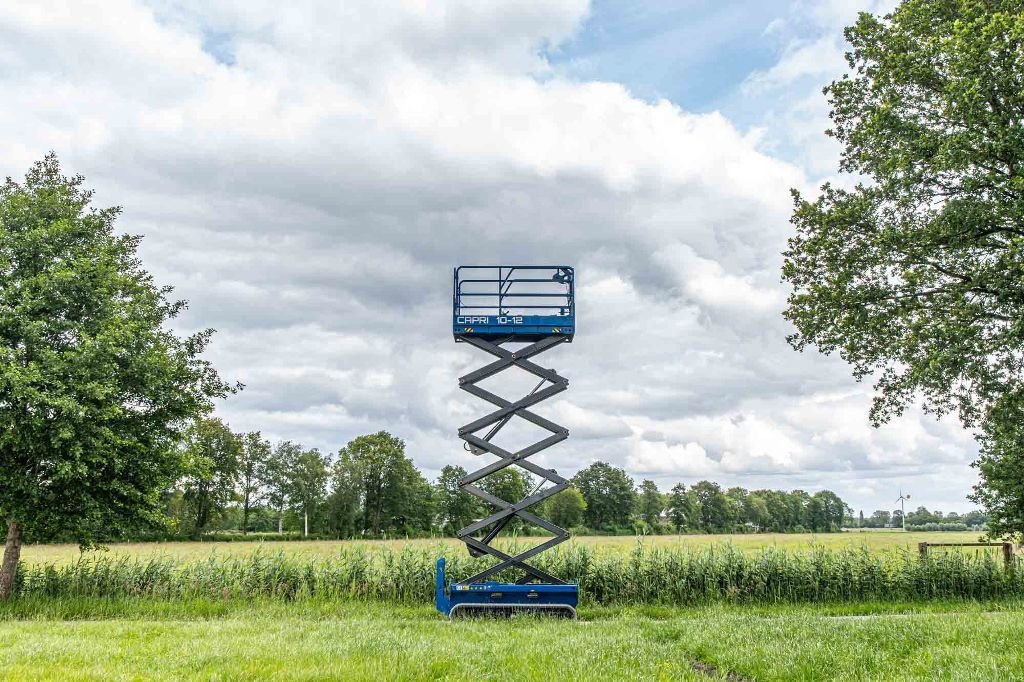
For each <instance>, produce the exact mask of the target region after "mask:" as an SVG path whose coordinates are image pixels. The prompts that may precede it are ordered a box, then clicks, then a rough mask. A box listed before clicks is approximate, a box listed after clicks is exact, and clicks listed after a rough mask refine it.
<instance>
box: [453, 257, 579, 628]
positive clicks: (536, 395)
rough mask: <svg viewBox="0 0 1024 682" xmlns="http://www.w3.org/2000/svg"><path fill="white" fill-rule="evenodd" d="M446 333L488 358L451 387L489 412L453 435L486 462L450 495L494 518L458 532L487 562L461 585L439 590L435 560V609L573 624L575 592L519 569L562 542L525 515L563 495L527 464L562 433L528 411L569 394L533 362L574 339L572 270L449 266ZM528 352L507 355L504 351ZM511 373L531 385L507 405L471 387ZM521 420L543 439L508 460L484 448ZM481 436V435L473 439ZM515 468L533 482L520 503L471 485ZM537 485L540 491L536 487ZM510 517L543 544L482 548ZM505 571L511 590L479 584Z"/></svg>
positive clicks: (551, 476) (562, 535) (547, 473)
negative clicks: (543, 535)
mask: <svg viewBox="0 0 1024 682" xmlns="http://www.w3.org/2000/svg"><path fill="white" fill-rule="evenodd" d="M452 312H453V314H452V333H453V335H454V336H455V341H456V342H460V343H468V344H471V345H473V346H475V347H477V348H479V349H480V350H482V351H484V352H486V353H489V354H490V355H492V356H494V357H495V358H497V359H496V360H494V361H493V362H490V363H489V364H487V365H484V366H483V367H481V368H480V369H478V370H476V371H474V372H470V373H469V374H467V375H465V376H463V377H460V378H459V388H461V389H462V390H464V391H466V392H468V393H471V394H472V395H474V396H476V397H478V398H480V399H482V400H485V401H487V402H489V403H491V404H492V405H494V406H495V408H496V409H495V410H494V411H493V412H491V413H490V414H488V415H486V416H484V417H481V418H479V419H477V420H475V421H472V422H470V423H469V424H466V425H465V426H463V427H461V428H460V429H459V438H461V439H462V440H464V441H465V443H464V447H465V448H466V450H468V451H469V452H472V453H473V454H475V455H481V454H484V453H489V454H491V455H494V456H496V457H497V458H498V459H497V461H494V462H492V463H491V464H488V465H486V466H484V467H482V468H480V469H478V470H476V471H474V472H472V473H469V474H467V475H466V476H465V477H463V478H462V479H461V480H460V481H459V487H460V488H461V489H462V490H464V491H466V492H468V493H470V494H471V495H474V496H476V497H478V498H480V499H481V500H483V501H485V502H487V503H488V504H490V505H491V506H493V507H494V508H495V509H496V511H494V513H492V514H490V515H489V516H486V517H484V518H482V519H480V520H478V521H476V522H474V523H471V524H469V525H468V526H466V527H465V528H463V529H462V530H460V531H459V532H458V538H459V539H460V540H462V541H463V542H465V543H466V546H467V549H468V550H469V553H470V554H471V555H472V556H483V555H485V554H486V555H490V556H492V557H494V558H495V559H497V563H496V564H494V565H492V566H491V567H490V568H487V569H486V570H483V571H481V572H480V573H477V574H476V575H474V576H471V577H469V578H467V579H465V580H462V581H459V582H455V583H452V584H448V582H447V578H446V575H445V560H444V558H443V557H442V558H440V559H438V561H437V585H436V603H437V609H438V611H440V612H441V613H444V614H446V615H448V616H449V617H455V616H459V615H472V614H481V613H499V614H502V613H504V614H508V613H515V612H518V611H544V612H548V613H552V614H555V615H562V616H567V617H570V618H575V617H576V605H577V602H578V600H579V590H578V587H577V585H575V584H573V583H568V582H566V581H564V580H562V579H560V578H558V577H556V576H553V575H551V574H550V573H547V572H546V571H543V570H541V569H539V568H537V567H536V566H533V565H531V564H529V563H527V560H528V559H531V558H532V557H535V556H537V555H538V554H540V553H541V552H543V551H545V550H548V549H551V548H552V547H554V546H555V545H558V544H559V543H562V542H565V541H566V540H568V539H569V533H568V531H566V529H564V528H560V527H559V526H557V525H555V524H553V523H551V522H550V521H547V520H545V519H542V518H540V517H539V516H537V515H535V514H532V513H530V512H529V511H527V509H528V508H529V507H532V506H533V505H535V504H538V503H540V502H542V501H544V500H545V499H547V498H549V497H551V496H552V495H555V494H557V493H559V492H561V491H562V490H564V489H565V488H566V487H568V485H569V481H568V480H566V479H565V478H562V477H561V476H559V475H558V474H557V473H556V472H555V471H554V470H552V469H545V468H544V467H542V466H539V465H537V464H535V463H533V462H531V461H529V459H528V458H529V457H530V456H532V455H535V454H537V453H538V452H541V451H542V450H544V449H546V448H549V447H551V446H552V445H554V444H555V443H559V442H561V441H563V440H565V439H566V438H568V437H569V431H568V429H566V428H565V427H562V426H559V425H558V424H556V423H554V422H552V421H551V420H549V419H545V418H544V417H541V416H540V415H538V414H536V413H534V412H533V411H531V409H530V408H532V407H533V406H535V405H536V404H538V403H540V402H541V401H543V400H546V399H548V398H551V397H552V396H555V395H557V394H559V393H561V392H562V391H564V390H565V389H567V388H568V387H569V381H568V380H567V379H566V378H565V377H562V376H559V374H558V373H557V372H555V371H554V370H552V369H547V368H544V367H541V366H540V365H538V364H536V363H535V362H534V361H533V360H534V359H535V358H536V357H537V356H538V355H540V354H541V353H543V352H545V351H548V350H551V349H552V348H555V347H556V346H559V345H561V344H563V343H568V342H571V341H572V338H573V335H574V333H575V331H576V329H575V328H576V299H575V281H574V272H573V269H572V268H571V267H568V266H564V265H556V266H541V265H513V266H505V265H495V266H476V265H472V266H461V267H458V268H455V277H454V286H453V311H452ZM522 343H525V344H528V345H526V346H524V347H518V348H517V349H515V350H512V349H509V348H505V347H504V346H505V345H506V344H522ZM513 367H518V368H519V369H521V370H525V371H526V372H529V373H530V374H533V375H534V376H535V377H537V378H538V380H539V382H538V383H537V385H536V386H535V387H534V389H533V390H532V391H531V392H530V393H529V394H527V395H526V396H524V397H522V398H520V399H519V400H515V401H510V400H507V399H505V398H502V397H501V396H499V395H497V394H495V393H492V392H490V391H488V390H486V389H484V388H482V387H480V386H479V385H478V383H479V382H481V381H483V380H485V379H488V378H490V377H493V376H495V375H496V374H498V373H499V372H503V371H505V370H507V369H511V368H513ZM515 417H518V418H520V419H524V420H526V421H528V422H530V423H532V424H534V425H536V426H539V427H540V428H542V429H544V430H546V431H548V432H550V434H551V435H549V436H547V437H545V438H542V439H541V440H539V441H537V442H535V443H533V444H531V445H528V446H526V447H524V448H522V449H520V450H517V451H515V452H512V451H509V450H506V449H504V448H502V447H500V446H498V445H495V444H494V443H493V442H492V440H491V439H492V438H494V436H495V435H496V434H497V433H498V432H499V431H500V430H501V429H502V428H503V427H504V426H505V425H506V424H508V423H509V422H510V421H511V420H512V419H513V418H515ZM481 434H482V435H481ZM513 465H515V466H518V467H520V468H522V469H523V470H525V471H528V472H530V473H532V474H534V475H536V476H538V477H539V478H540V484H539V485H538V486H537V489H536V490H534V491H533V492H531V493H528V494H527V496H526V497H524V498H523V499H521V500H503V499H501V498H499V497H496V496H495V495H492V494H490V493H489V492H487V491H486V490H484V489H483V488H481V487H479V486H478V485H476V484H478V483H479V482H480V481H481V480H482V479H484V478H486V477H487V476H490V475H491V474H493V473H495V472H498V471H500V470H502V469H504V468H505V467H508V466H513ZM545 484H550V485H549V486H548V487H544V485H545ZM513 518H519V519H522V520H523V521H524V522H526V523H529V524H533V525H535V526H539V527H540V528H543V529H544V530H547V531H548V532H549V533H551V534H552V536H553V537H551V538H550V539H548V540H546V541H544V542H541V543H540V544H538V545H537V546H535V547H532V548H530V549H528V550H526V551H523V552H520V553H519V554H516V555H514V556H512V555H509V554H507V553H505V552H503V551H501V550H500V549H498V548H497V547H494V546H492V544H491V543H492V542H493V541H494V539H495V538H496V537H497V536H498V535H499V534H500V533H501V531H502V530H503V529H504V528H505V527H506V526H507V525H508V524H509V522H510V521H511V520H512V519H513ZM506 570H512V571H514V572H520V573H521V574H522V577H520V578H519V579H518V580H517V581H516V582H514V583H501V582H496V581H494V580H489V578H492V577H493V576H496V575H497V574H499V573H501V572H503V571H506Z"/></svg>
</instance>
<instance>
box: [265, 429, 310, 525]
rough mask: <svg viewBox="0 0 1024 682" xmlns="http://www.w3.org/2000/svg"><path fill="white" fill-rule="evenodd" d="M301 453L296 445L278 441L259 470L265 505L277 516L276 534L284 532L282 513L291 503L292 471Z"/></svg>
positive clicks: (286, 441)
mask: <svg viewBox="0 0 1024 682" xmlns="http://www.w3.org/2000/svg"><path fill="white" fill-rule="evenodd" d="M303 452H305V450H303V448H302V446H301V445H299V444H298V443H293V442H292V441H290V440H283V441H280V442H278V444H277V445H275V446H274V451H273V452H272V453H271V455H270V457H269V458H267V460H266V461H265V462H263V463H262V465H261V466H260V468H259V474H258V475H259V478H260V480H261V481H262V482H263V485H264V486H265V493H266V501H267V505H268V506H269V507H270V508H271V509H272V510H274V513H275V514H276V515H277V532H278V533H280V532H282V531H283V530H284V511H285V509H286V508H287V507H288V505H289V503H290V502H291V476H292V471H293V470H294V469H295V467H296V466H297V462H298V458H299V455H301V454H302V453H303Z"/></svg>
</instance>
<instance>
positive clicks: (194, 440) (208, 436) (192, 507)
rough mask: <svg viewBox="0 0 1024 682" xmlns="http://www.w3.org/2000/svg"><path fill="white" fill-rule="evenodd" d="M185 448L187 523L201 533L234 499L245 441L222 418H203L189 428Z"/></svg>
mask: <svg viewBox="0 0 1024 682" xmlns="http://www.w3.org/2000/svg"><path fill="white" fill-rule="evenodd" d="M182 451H183V455H184V457H183V463H184V467H183V471H184V476H183V477H182V480H181V488H182V491H183V493H184V502H185V509H186V510H187V512H188V526H189V530H190V531H191V533H192V534H193V535H196V536H198V535H199V534H200V533H202V532H203V531H205V530H206V529H207V528H208V527H209V526H210V523H211V522H213V521H214V520H216V519H217V518H219V517H220V516H221V514H223V513H224V511H225V510H226V509H227V506H228V503H229V502H231V501H232V500H233V499H234V496H235V485H236V484H237V482H238V474H239V470H240V461H241V456H242V442H241V440H240V439H239V437H238V435H237V434H235V433H233V432H232V431H231V429H230V428H228V426H227V425H226V424H225V423H224V422H222V421H221V420H219V419H213V418H208V419H200V420H198V421H196V423H195V424H193V425H192V426H191V427H190V428H189V429H188V431H186V433H185V438H184V447H183V448H182Z"/></svg>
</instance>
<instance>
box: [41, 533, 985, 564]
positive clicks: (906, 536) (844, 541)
mask: <svg viewBox="0 0 1024 682" xmlns="http://www.w3.org/2000/svg"><path fill="white" fill-rule="evenodd" d="M537 539H538V538H529V537H524V538H521V539H520V542H522V543H531V544H532V543H533V542H535V541H536V540H537ZM977 539H978V533H976V532H963V533H904V532H902V531H865V532H863V533H824V534H813V533H801V534H787V533H763V534H757V535H649V536H646V537H644V538H643V539H642V542H643V543H644V545H645V546H649V547H658V546H665V547H683V548H685V547H694V548H699V547H705V546H708V545H716V544H722V543H729V544H732V545H733V546H734V547H736V548H739V549H743V550H758V549H761V548H764V547H779V548H784V549H789V550H796V551H799V550H807V549H811V548H812V547H815V546H821V547H829V548H833V549H844V548H859V547H862V546H866V547H868V548H870V549H872V550H878V551H892V550H900V549H902V550H906V551H917V544H918V543H919V542H975V541H977ZM571 542H576V543H579V544H583V545H587V546H589V547H593V548H594V549H595V550H597V551H619V552H628V551H629V550H631V549H633V548H634V547H636V546H637V542H638V539H637V538H635V537H628V536H617V537H598V536H591V537H579V538H574V539H573V540H571ZM407 545H413V546H418V547H438V549H439V552H440V550H441V549H442V547H445V546H447V547H450V548H451V551H465V547H464V545H462V544H461V543H459V542H457V541H455V540H451V539H423V540H336V541H311V542H264V543H260V542H168V543H165V542H152V543H129V544H112V545H109V546H108V547H107V550H108V551H109V552H110V553H111V554H123V555H131V556H135V557H139V558H151V557H157V556H160V557H174V558H180V559H205V558H207V557H209V556H210V555H211V554H216V555H218V556H229V555H244V556H247V555H249V554H251V553H252V552H253V551H254V550H255V549H257V548H262V549H263V550H264V551H273V552H277V551H281V552H285V553H287V554H296V555H305V556H332V555H334V554H336V553H337V552H338V551H339V550H340V549H341V548H343V547H348V548H352V547H360V548H363V549H365V550H366V551H370V552H372V551H377V550H381V549H391V550H400V549H401V548H402V547H403V546H407ZM970 551H977V550H970ZM78 556H79V550H78V546H77V545H26V546H25V547H24V548H23V549H22V559H23V560H24V561H25V562H27V563H62V562H65V561H71V560H74V559H76V558H78Z"/></svg>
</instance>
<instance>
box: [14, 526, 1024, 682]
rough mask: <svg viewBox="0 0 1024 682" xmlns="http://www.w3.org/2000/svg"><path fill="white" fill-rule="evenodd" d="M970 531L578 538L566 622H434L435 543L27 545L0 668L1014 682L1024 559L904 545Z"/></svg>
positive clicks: (1021, 634) (1023, 671) (106, 675)
mask: <svg viewBox="0 0 1024 682" xmlns="http://www.w3.org/2000/svg"><path fill="white" fill-rule="evenodd" d="M976 539H977V534H974V533H961V534H956V533H934V534H926V533H902V532H898V531H893V532H871V533H849V534H832V535H818V536H811V535H802V536H801V535H775V536H773V535H759V536H753V535H737V536H729V537H724V538H723V537H722V536H660V537H647V538H642V539H639V540H638V539H637V538H622V537H600V538H592V537H588V538H578V539H576V540H574V541H573V543H572V544H571V545H568V546H564V547H562V548H560V550H559V551H557V552H554V553H548V554H545V555H544V557H545V558H544V561H545V562H550V563H548V564H546V565H547V566H548V567H550V568H554V569H556V570H557V571H559V572H561V573H563V574H564V575H566V577H570V578H573V579H576V580H579V582H580V585H581V593H582V600H581V607H580V611H579V616H580V617H579V620H577V621H562V620H550V619H545V618H543V617H535V616H517V617H514V618H512V619H508V620H499V619H470V620H456V621H451V622H450V621H448V620H446V619H445V618H443V617H441V616H440V615H439V614H437V613H436V612H435V611H434V609H433V607H432V605H431V604H432V594H433V560H434V558H435V557H436V556H438V554H440V553H445V554H447V555H448V557H449V560H450V561H451V563H452V565H451V568H452V570H453V571H454V572H455V573H456V577H457V575H458V574H460V573H463V572H466V571H470V570H472V569H473V568H475V564H474V562H473V560H470V559H468V558H467V557H465V550H464V548H461V547H460V546H459V545H457V544H456V543H454V542H448V541H438V540H411V541H405V540H394V541H387V542H287V543H285V542H267V543H262V544H261V545H260V544H255V543H246V542H229V543H171V544H132V545H113V546H111V547H109V548H107V550H106V551H99V552H92V551H91V552H87V553H85V554H84V555H81V554H80V553H79V551H78V549H77V547H73V546H45V547H26V548H25V549H26V551H25V554H24V564H23V566H22V568H23V577H22V582H21V585H20V590H19V594H18V596H17V598H15V599H14V600H12V601H11V602H8V603H5V604H0V641H2V642H3V646H0V678H3V679H15V680H17V679H83V680H84V679H97V680H98V679H117V678H120V679H135V678H140V677H143V678H147V679H182V678H203V679H213V678H216V679H255V678H263V677H271V676H272V677H275V678H279V679H322V678H325V677H326V678H329V677H334V678H344V679H400V680H432V679H593V678H594V677H595V676H600V677H603V678H606V679H637V680H641V679H664V680H692V679H702V680H706V679H729V680H734V681H742V680H754V679H756V680H794V679H795V680H816V679H871V680H895V679H956V680H962V679H963V680H968V679H979V680H981V679H991V680H1003V679H1017V678H1024V657H1021V656H1019V655H1018V653H1017V652H1018V651H1019V650H1020V648H1021V646H1022V645H1024V618H1022V616H1024V571H1022V570H1019V569H1017V568H1011V569H1007V567H1005V566H1004V565H1003V563H1002V561H1001V559H1000V558H999V557H998V556H997V555H996V554H995V553H988V552H984V551H977V550H969V551H954V552H939V553H936V554H935V555H933V556H931V557H929V558H928V559H926V560H923V561H922V560H921V559H920V557H919V556H918V553H917V543H918V542H921V541H929V542H941V541H945V542H952V541H973V540H976ZM528 540H530V539H529V538H521V539H520V540H519V541H518V542H523V541H528ZM460 549H461V551H459V550H460ZM1018 563H1020V560H1019V559H1018Z"/></svg>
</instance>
